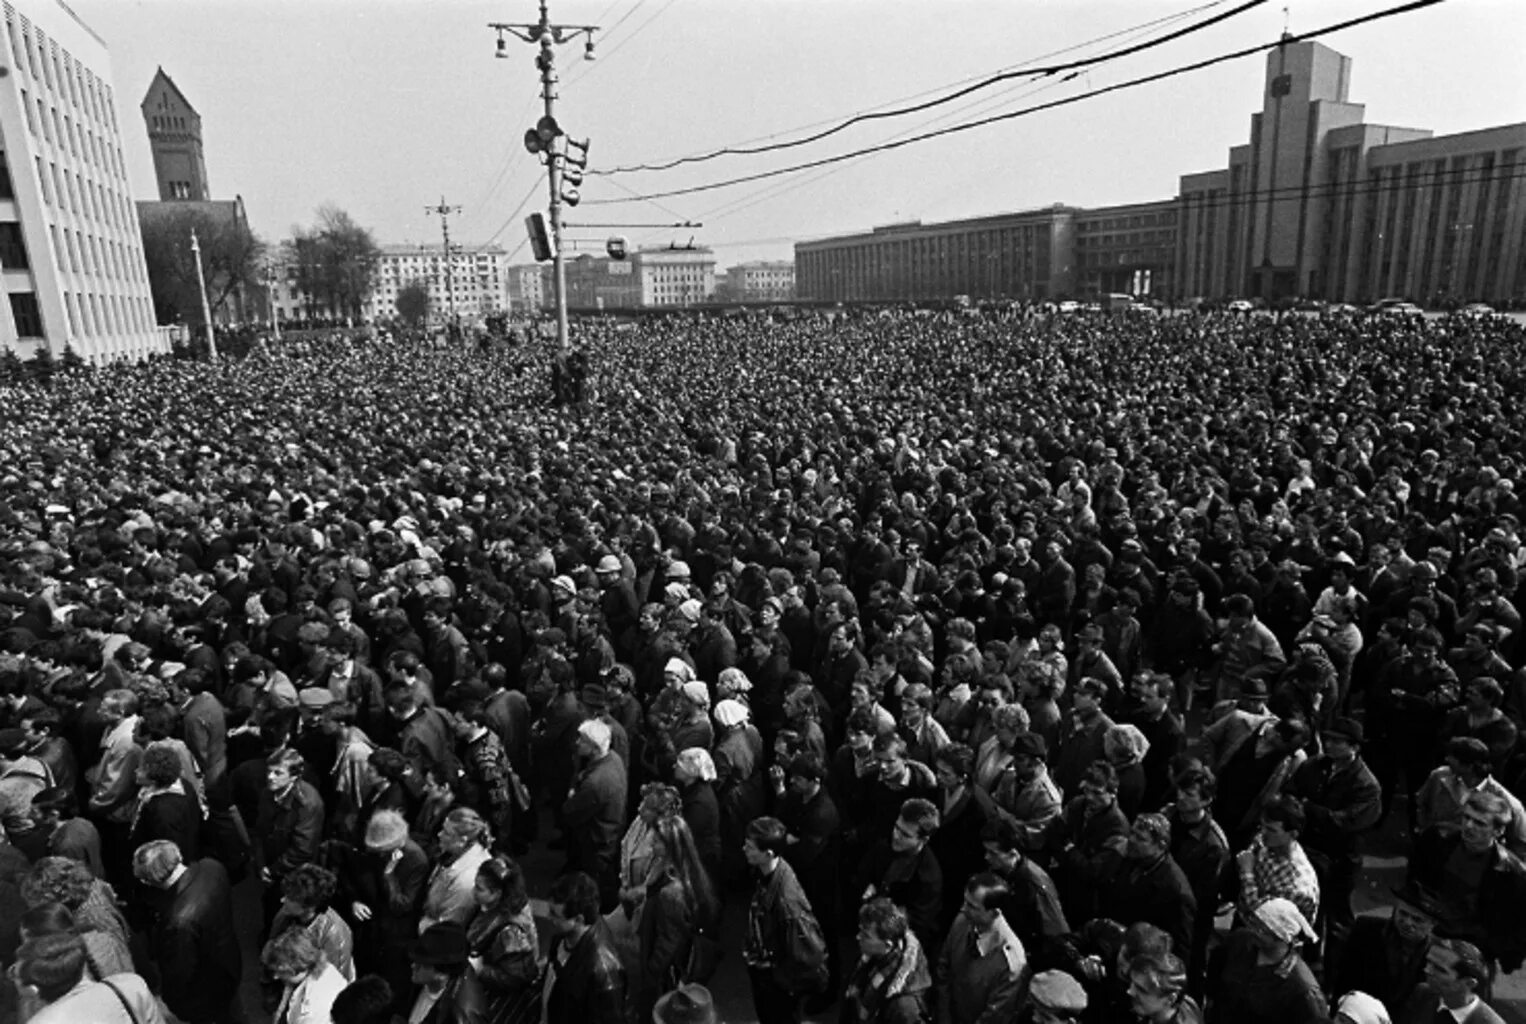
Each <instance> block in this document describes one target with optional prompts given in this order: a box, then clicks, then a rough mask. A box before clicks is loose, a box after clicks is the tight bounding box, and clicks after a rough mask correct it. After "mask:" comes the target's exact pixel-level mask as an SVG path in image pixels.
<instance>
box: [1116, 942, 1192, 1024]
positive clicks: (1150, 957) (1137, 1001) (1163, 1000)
mask: <svg viewBox="0 0 1526 1024" xmlns="http://www.w3.org/2000/svg"><path fill="white" fill-rule="evenodd" d="M1125 975H1126V977H1127V980H1128V986H1129V987H1128V996H1129V1008H1130V1009H1131V1010H1133V1012H1134V1015H1135V1016H1136V1017H1138V1018H1139V1019H1140V1020H1141V1021H1164V1020H1169V1019H1170V1018H1171V1016H1172V1014H1173V1013H1174V1012H1175V1011H1176V1007H1177V1004H1179V1003H1180V1002H1181V1000H1182V996H1183V995H1184V994H1186V991H1187V969H1186V967H1185V966H1183V964H1182V962H1181V960H1180V959H1179V958H1178V957H1177V956H1176V955H1175V954H1172V953H1149V954H1145V955H1144V956H1139V957H1135V958H1134V959H1133V960H1132V961H1130V962H1129V965H1128V967H1127V968H1125Z"/></svg>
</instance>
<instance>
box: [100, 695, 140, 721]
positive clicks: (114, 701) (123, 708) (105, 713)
mask: <svg viewBox="0 0 1526 1024" xmlns="http://www.w3.org/2000/svg"><path fill="white" fill-rule="evenodd" d="M137 713H138V695H137V694H136V693H134V692H133V691H131V690H107V691H106V693H105V695H104V696H102V697H101V707H100V716H101V718H102V720H104V721H105V722H106V723H107V724H108V725H116V724H117V723H119V722H121V721H123V720H125V719H128V718H131V717H132V716H133V715H136V714H137Z"/></svg>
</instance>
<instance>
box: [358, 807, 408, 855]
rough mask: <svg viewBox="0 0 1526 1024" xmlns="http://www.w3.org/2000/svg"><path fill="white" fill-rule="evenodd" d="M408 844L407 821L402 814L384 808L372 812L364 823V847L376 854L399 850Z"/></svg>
mask: <svg viewBox="0 0 1526 1024" xmlns="http://www.w3.org/2000/svg"><path fill="white" fill-rule="evenodd" d="M407 842H408V819H406V818H404V817H403V815H402V812H400V811H393V810H387V809H385V808H383V809H381V810H378V811H374V812H372V814H371V819H370V821H368V822H366V835H365V846H366V849H367V850H369V851H370V852H372V853H376V854H390V853H392V852H394V851H396V850H401V849H402V848H403V846H404V845H405V844H406V843H407Z"/></svg>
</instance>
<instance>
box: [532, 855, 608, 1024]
mask: <svg viewBox="0 0 1526 1024" xmlns="http://www.w3.org/2000/svg"><path fill="white" fill-rule="evenodd" d="M599 888H600V887H599V885H598V883H596V882H595V881H594V880H593V879H592V878H590V877H589V876H588V875H586V874H584V873H583V872H581V871H573V872H571V873H569V874H565V875H563V876H562V877H560V878H558V879H557V880H556V881H555V882H553V883H552V885H551V896H550V899H549V900H548V907H547V910H548V917H549V919H550V920H549V924H550V928H551V932H552V936H553V937H552V940H551V954H550V957H549V959H550V962H552V963H554V964H557V967H556V973H555V974H554V975H553V976H552V980H551V982H550V984H549V987H548V988H547V989H546V1019H547V1020H553V1021H569V1022H576V1024H625V1021H626V1012H625V1001H626V993H627V984H628V981H627V978H626V974H625V968H624V966H623V965H622V964H621V962H620V954H619V953H618V952H617V951H616V949H615V945H614V939H613V938H612V936H611V935H610V933H609V925H607V924H605V923H604V918H603V916H602V915H601V914H600V912H599Z"/></svg>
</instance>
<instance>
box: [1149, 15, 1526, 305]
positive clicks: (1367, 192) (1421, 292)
mask: <svg viewBox="0 0 1526 1024" xmlns="http://www.w3.org/2000/svg"><path fill="white" fill-rule="evenodd" d="M1350 78H1351V60H1350V58H1348V57H1344V56H1342V55H1341V54H1339V53H1336V52H1335V51H1334V50H1331V49H1330V48H1328V47H1326V46H1323V45H1321V44H1319V43H1312V42H1310V43H1294V44H1290V45H1286V46H1282V47H1279V48H1277V49H1276V50H1273V51H1271V52H1270V53H1268V54H1267V60H1266V68H1265V76H1264V88H1263V93H1262V108H1261V110H1260V111H1259V112H1257V113H1255V114H1253V115H1252V116H1251V127H1250V141H1249V142H1248V143H1246V144H1245V145H1241V146H1235V147H1233V148H1232V149H1230V151H1229V166H1228V167H1226V168H1224V169H1222V170H1217V171H1208V172H1205V173H1201V174H1192V175H1187V176H1185V177H1183V178H1182V179H1181V184H1180V189H1179V195H1178V203H1179V205H1180V217H1179V225H1180V228H1179V244H1178V249H1177V271H1178V281H1179V287H1180V294H1181V295H1184V296H1202V297H1205V298H1211V299H1218V298H1229V297H1245V298H1261V299H1265V300H1267V301H1276V300H1279V299H1287V298H1291V297H1294V296H1303V297H1307V298H1314V299H1324V300H1330V301H1342V302H1364V303H1365V302H1372V301H1375V300H1377V299H1379V298H1384V297H1389V296H1394V297H1403V298H1408V299H1412V300H1414V301H1417V302H1421V303H1425V304H1450V303H1460V302H1468V301H1479V300H1481V301H1488V302H1499V303H1504V302H1519V301H1522V300H1526V260H1523V252H1522V248H1523V244H1526V182H1523V181H1522V178H1523V177H1526V161H1523V157H1526V124H1515V125H1505V126H1500V127H1495V128H1488V129H1484V130H1481V131H1471V132H1462V133H1459V134H1455V135H1445V136H1434V135H1433V134H1432V133H1431V132H1430V131H1428V130H1426V129H1419V128H1399V127H1393V126H1390V125H1373V124H1367V123H1365V122H1364V121H1363V120H1362V117H1363V114H1364V110H1365V108H1364V107H1363V106H1362V104H1359V103H1352V102H1350V101H1349V98H1348V94H1347V87H1348V84H1349V82H1350Z"/></svg>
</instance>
